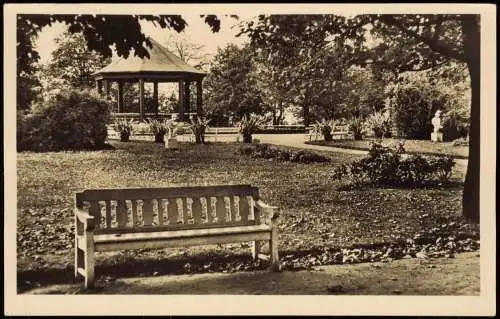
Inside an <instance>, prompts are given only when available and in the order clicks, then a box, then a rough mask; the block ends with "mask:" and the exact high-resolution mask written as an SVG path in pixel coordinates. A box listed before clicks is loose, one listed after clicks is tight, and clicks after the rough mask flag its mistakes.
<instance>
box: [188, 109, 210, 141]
mask: <svg viewBox="0 0 500 319" xmlns="http://www.w3.org/2000/svg"><path fill="white" fill-rule="evenodd" d="M190 121H191V124H190V125H189V128H190V129H191V132H192V133H193V135H194V138H195V142H196V144H205V131H206V129H207V127H208V123H210V120H208V119H206V118H204V117H200V116H193V117H191V118H190Z"/></svg>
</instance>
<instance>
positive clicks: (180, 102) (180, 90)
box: [177, 80, 185, 120]
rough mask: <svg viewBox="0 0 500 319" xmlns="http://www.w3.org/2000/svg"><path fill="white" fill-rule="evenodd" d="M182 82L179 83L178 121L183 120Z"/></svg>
mask: <svg viewBox="0 0 500 319" xmlns="http://www.w3.org/2000/svg"><path fill="white" fill-rule="evenodd" d="M184 98H185V97H184V82H183V81H182V80H181V81H179V109H178V110H177V111H178V113H179V119H180V120H184Z"/></svg>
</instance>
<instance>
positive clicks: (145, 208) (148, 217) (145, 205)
mask: <svg viewBox="0 0 500 319" xmlns="http://www.w3.org/2000/svg"><path fill="white" fill-rule="evenodd" d="M142 221H143V227H150V226H152V225H153V200H152V199H145V200H143V201H142Z"/></svg>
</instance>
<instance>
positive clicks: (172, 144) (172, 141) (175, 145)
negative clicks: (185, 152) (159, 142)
mask: <svg viewBox="0 0 500 319" xmlns="http://www.w3.org/2000/svg"><path fill="white" fill-rule="evenodd" d="M165 148H166V149H174V150H176V149H179V141H177V138H175V137H170V138H167V139H166V140H165Z"/></svg>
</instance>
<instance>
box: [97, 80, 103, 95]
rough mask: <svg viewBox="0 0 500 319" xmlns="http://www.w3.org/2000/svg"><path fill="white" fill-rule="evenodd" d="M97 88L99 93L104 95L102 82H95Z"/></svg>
mask: <svg viewBox="0 0 500 319" xmlns="http://www.w3.org/2000/svg"><path fill="white" fill-rule="evenodd" d="M95 87H96V89H97V93H99V94H100V95H102V80H95Z"/></svg>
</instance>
